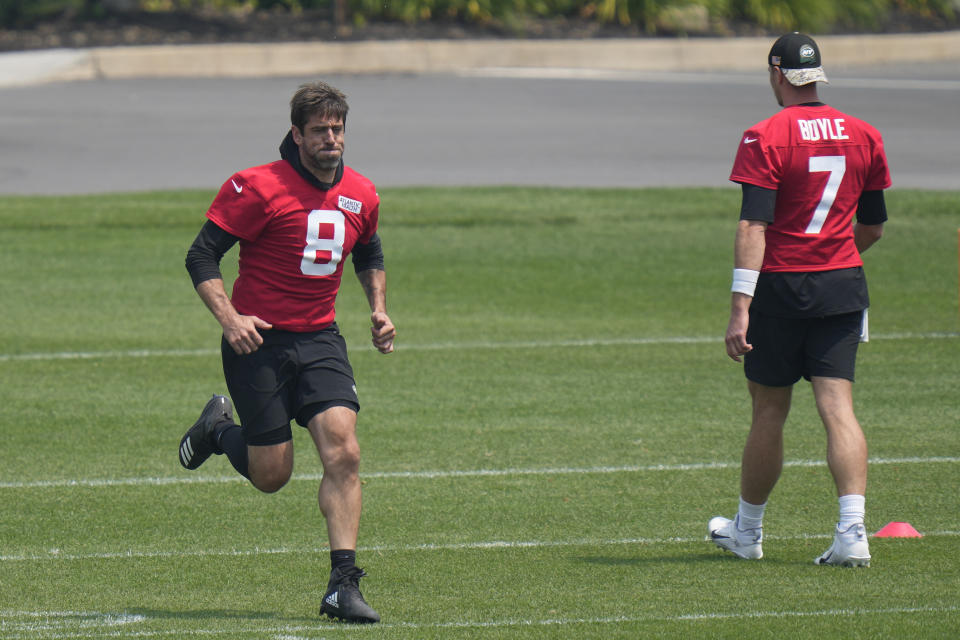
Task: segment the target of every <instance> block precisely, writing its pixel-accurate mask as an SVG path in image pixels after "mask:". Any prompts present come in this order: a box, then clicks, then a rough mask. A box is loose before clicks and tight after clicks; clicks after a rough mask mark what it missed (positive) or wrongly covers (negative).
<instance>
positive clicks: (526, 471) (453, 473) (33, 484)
mask: <svg viewBox="0 0 960 640" xmlns="http://www.w3.org/2000/svg"><path fill="white" fill-rule="evenodd" d="M958 462H960V458H958V457H950V456H926V457H904V458H871V459H870V460H869V463H870V464H871V465H890V464H956V463H958ZM826 465H827V463H826V462H825V461H824V460H785V461H784V463H783V466H784V467H825V466H826ZM738 468H740V462H739V461H737V462H690V463H677V464H651V465H619V466H600V467H530V468H507V469H448V470H435V471H430V470H425V471H370V472H361V474H360V475H361V477H362V478H363V479H364V480H378V479H384V480H389V479H407V480H435V479H442V478H479V477H492V476H556V475H586V474H594V473H598V474H604V473H650V472H658V471H710V470H716V469H721V470H722V469H738ZM322 477H323V474H320V473H300V474H294V475H293V476H292V477H291V478H290V480H291V482H293V481H310V482H318V481H319V480H320V479H321V478H322ZM246 481H247V480H246V479H245V478H243V477H242V476H240V475H231V476H192V475H190V476H187V475H184V476H167V477H163V478H157V477H155V478H149V477H148V478H88V479H69V480H33V481H24V482H0V489H49V488H58V487H88V488H103V487H125V486H150V487H161V486H166V485H182V484H227V483H232V482H246Z"/></svg>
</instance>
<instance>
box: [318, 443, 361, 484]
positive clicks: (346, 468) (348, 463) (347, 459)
mask: <svg viewBox="0 0 960 640" xmlns="http://www.w3.org/2000/svg"><path fill="white" fill-rule="evenodd" d="M321 458H322V461H323V471H324V473H332V474H336V475H339V476H348V475H357V474H359V472H360V445H359V444H358V443H357V441H356V440H355V439H353V440H348V441H346V442H342V443H340V444H339V445H338V446H336V447H331V448H330V449H329V450H328V451H326V452H325V453H324V455H323V456H321Z"/></svg>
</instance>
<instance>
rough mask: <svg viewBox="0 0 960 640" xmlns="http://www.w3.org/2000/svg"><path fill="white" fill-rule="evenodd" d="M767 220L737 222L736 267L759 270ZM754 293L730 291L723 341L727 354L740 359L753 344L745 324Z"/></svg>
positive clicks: (764, 243) (747, 322)
mask: <svg viewBox="0 0 960 640" xmlns="http://www.w3.org/2000/svg"><path fill="white" fill-rule="evenodd" d="M766 230H767V223H766V222H762V221H760V220H741V221H740V223H739V225H738V226H737V235H736V239H735V241H734V249H733V255H734V257H733V264H734V268H736V269H750V270H752V271H760V267H761V266H763V252H764V251H765V250H766V240H765V233H766ZM752 300H753V296H749V295H746V294H744V293H736V292H734V293H733V294H731V300H730V322H729V323H728V324H727V333H726V336H725V337H724V343H725V344H726V347H727V355H728V356H730V357H731V358H733V360H734V361H736V362H740V356H742V355H743V354H745V353H747V352H748V351H750V350H751V349H753V347H752V346H751V345H750V344H749V343H748V342H747V327H748V325H749V323H750V313H749V312H750V302H751V301H752Z"/></svg>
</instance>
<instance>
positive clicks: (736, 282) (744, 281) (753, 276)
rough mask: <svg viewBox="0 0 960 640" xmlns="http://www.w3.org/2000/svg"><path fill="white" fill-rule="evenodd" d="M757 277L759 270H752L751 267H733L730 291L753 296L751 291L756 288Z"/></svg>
mask: <svg viewBox="0 0 960 640" xmlns="http://www.w3.org/2000/svg"><path fill="white" fill-rule="evenodd" d="M759 277H760V272H759V271H754V270H753V269H734V270H733V286H732V287H730V291H732V292H733V293H742V294H745V295H748V296H751V297H753V292H754V291H756V289H757V279H758V278H759Z"/></svg>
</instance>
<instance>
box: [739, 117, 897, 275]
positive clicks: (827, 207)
mask: <svg viewBox="0 0 960 640" xmlns="http://www.w3.org/2000/svg"><path fill="white" fill-rule="evenodd" d="M730 180H732V181H734V182H739V183H746V184H752V185H756V186H758V187H763V188H764V189H774V190H776V192H777V204H776V208H775V210H774V220H773V222H772V223H771V224H770V225H769V226H768V227H767V231H766V252H765V253H764V256H763V267H762V269H761V271H797V272H804V271H829V270H833V269H845V268H848V267H859V266H861V265H862V264H863V261H862V260H861V259H860V254H859V252H858V251H857V247H856V245H855V244H854V240H853V224H852V223H853V216H854V214H855V213H856V212H857V204H858V202H859V200H860V195H861V194H862V193H863V192H864V191H879V190H882V189H886V188H887V187H889V186H890V171H889V169H888V168H887V158H886V155H885V154H884V151H883V140H882V139H881V137H880V133H879V132H878V131H877V130H876V129H875V128H873V127H872V126H870V125H869V124H867V123H866V122H863V121H862V120H858V119H856V118H853V117H851V116H849V115H847V114H845V113H842V112H840V111H838V110H836V109H834V108H833V107H830V106H828V105H825V104H818V105H814V106H808V105H795V106H792V107H787V108H785V109H782V110H780V112H778V113H777V114H776V115H774V116H773V117H771V118H768V119H766V120H764V121H762V122H759V123H757V124H756V125H754V126H753V127H751V128H750V129H747V131H746V132H745V133H744V134H743V138H742V139H741V141H740V147H739V149H737V157H736V159H735V160H734V163H733V171H732V172H731V174H730Z"/></svg>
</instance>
